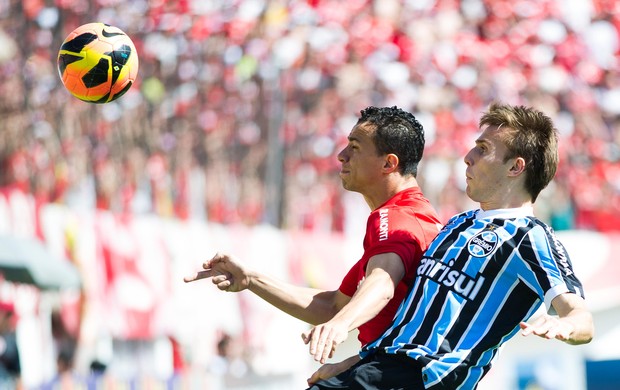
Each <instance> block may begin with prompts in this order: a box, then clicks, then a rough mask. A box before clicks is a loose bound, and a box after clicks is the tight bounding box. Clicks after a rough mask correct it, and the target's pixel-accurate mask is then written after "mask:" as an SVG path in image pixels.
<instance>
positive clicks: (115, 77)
mask: <svg viewBox="0 0 620 390" xmlns="http://www.w3.org/2000/svg"><path fill="white" fill-rule="evenodd" d="M58 73H59V74H60V78H61V79H62V83H63V84H64V86H65V88H66V89H67V90H68V91H69V92H71V94H73V96H75V97H77V98H78V99H80V100H83V101H85V102H89V103H108V102H111V101H113V100H116V99H118V98H119V97H121V96H123V94H125V92H127V91H128V90H129V88H131V86H132V85H133V83H134V82H135V80H136V76H137V75H138V53H137V52H136V47H135V46H134V44H133V42H132V41H131V39H130V38H129V36H127V34H125V33H124V32H123V31H122V30H121V29H119V28H117V27H114V26H110V25H108V24H105V23H88V24H84V25H82V26H80V27H78V28H76V29H75V30H73V31H72V32H71V33H70V34H69V35H68V36H67V38H66V39H65V41H64V42H63V43H62V46H61V47H60V51H59V52H58Z"/></svg>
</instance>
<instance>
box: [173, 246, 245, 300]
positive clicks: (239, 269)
mask: <svg viewBox="0 0 620 390" xmlns="http://www.w3.org/2000/svg"><path fill="white" fill-rule="evenodd" d="M202 268H203V270H202V271H198V272H196V273H195V274H193V275H190V276H186V277H185V278H183V280H184V281H185V283H189V282H194V281H196V280H200V279H205V278H211V282H212V283H213V284H215V285H216V286H217V288H219V289H220V290H222V291H228V292H238V291H242V290H245V289H246V288H248V287H249V285H250V276H249V275H248V272H247V271H246V269H245V268H244V267H243V266H241V265H240V264H239V263H238V262H237V261H236V259H234V258H233V257H232V256H229V255H226V254H221V253H217V254H216V255H215V256H213V258H212V259H211V260H207V261H205V262H204V263H203V264H202Z"/></svg>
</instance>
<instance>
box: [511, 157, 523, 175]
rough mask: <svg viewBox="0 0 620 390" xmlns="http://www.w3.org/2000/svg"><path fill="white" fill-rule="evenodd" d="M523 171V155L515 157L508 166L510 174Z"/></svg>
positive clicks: (517, 173)
mask: <svg viewBox="0 0 620 390" xmlns="http://www.w3.org/2000/svg"><path fill="white" fill-rule="evenodd" d="M523 172H525V159H524V158H523V157H517V158H515V159H514V162H513V164H512V166H511V167H510V174H511V176H518V175H520V174H522V173H523Z"/></svg>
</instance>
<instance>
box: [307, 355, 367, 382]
mask: <svg viewBox="0 0 620 390" xmlns="http://www.w3.org/2000/svg"><path fill="white" fill-rule="evenodd" d="M359 360H360V357H359V356H357V355H355V356H351V357H350V358H348V359H345V360H343V361H341V362H339V363H333V364H331V363H328V364H324V365H322V366H321V367H319V369H318V370H316V371H315V372H314V373H313V374H312V375H310V378H308V380H307V381H308V386H312V385H313V384H314V383H316V382H318V381H320V380H321V379H329V378H331V377H333V376H336V375H338V374H340V373H341V372H344V371H346V370H348V369H349V368H350V367H352V366H353V365H354V364H355V363H357V362H359Z"/></svg>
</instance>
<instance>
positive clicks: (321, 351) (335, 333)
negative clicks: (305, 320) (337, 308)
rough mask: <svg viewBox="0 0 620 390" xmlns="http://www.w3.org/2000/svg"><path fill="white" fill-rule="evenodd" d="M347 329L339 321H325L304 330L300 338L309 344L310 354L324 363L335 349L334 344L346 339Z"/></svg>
mask: <svg viewBox="0 0 620 390" xmlns="http://www.w3.org/2000/svg"><path fill="white" fill-rule="evenodd" d="M348 335H349V331H348V329H347V327H346V326H344V325H342V324H339V323H331V322H326V323H324V324H321V325H317V326H315V327H314V328H312V329H310V330H309V331H308V332H304V333H302V335H301V338H302V339H303V341H304V344H308V345H309V347H310V348H309V349H310V355H312V356H313V357H314V360H316V361H317V362H321V363H325V361H326V360H327V359H328V358H331V357H332V356H333V355H334V352H335V351H336V346H337V345H338V344H340V343H342V342H343V341H345V340H346V339H347V336H348Z"/></svg>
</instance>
